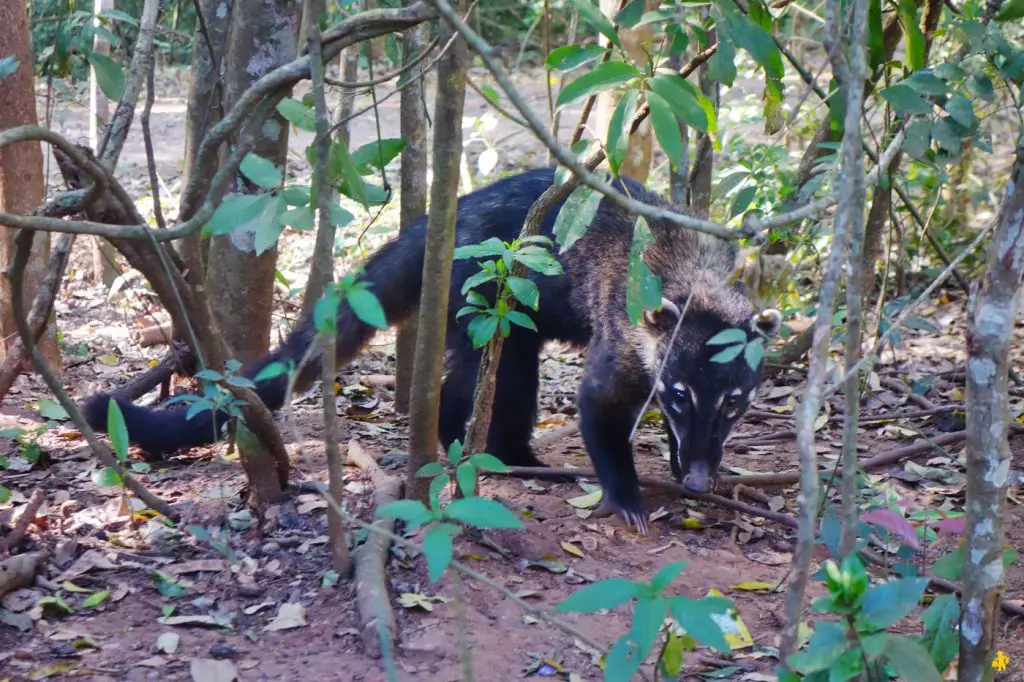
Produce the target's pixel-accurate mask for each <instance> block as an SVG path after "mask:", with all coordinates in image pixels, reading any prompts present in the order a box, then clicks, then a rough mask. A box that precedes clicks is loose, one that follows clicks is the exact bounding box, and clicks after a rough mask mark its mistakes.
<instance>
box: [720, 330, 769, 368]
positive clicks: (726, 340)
mask: <svg viewBox="0 0 1024 682" xmlns="http://www.w3.org/2000/svg"><path fill="white" fill-rule="evenodd" d="M765 338H766V337H765V336H764V334H763V333H762V332H761V331H760V330H757V336H754V337H753V338H752V339H749V340H748V338H747V333H746V332H745V331H743V330H742V329H736V328H733V329H723V330H722V331H720V332H718V333H717V334H715V335H714V336H712V337H711V338H710V339H708V341H707V345H709V346H725V348H723V349H722V350H720V351H718V352H717V353H715V354H714V355H713V356H711V362H718V363H721V364H725V363H727V362H732V361H733V360H735V359H736V358H737V357H739V355H740V353H742V354H743V359H744V360H746V361H747V365H748V366H749V367H750V369H752V370H757V368H758V367H759V366H760V364H761V361H762V360H763V359H764V353H765V349H764V344H765Z"/></svg>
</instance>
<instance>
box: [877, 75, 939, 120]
mask: <svg viewBox="0 0 1024 682" xmlns="http://www.w3.org/2000/svg"><path fill="white" fill-rule="evenodd" d="M879 94H880V95H881V96H882V98H883V99H885V101H887V102H888V103H889V104H890V106H892V108H893V110H894V111H895V112H896V114H897V115H899V116H911V115H913V114H928V113H931V111H932V104H931V102H929V101H928V100H926V99H925V98H923V97H921V95H919V94H917V93H916V92H914V89H913V88H912V87H910V86H909V85H905V84H903V83H897V84H896V85H893V86H891V87H888V88H886V89H884V90H882V91H881V92H880V93H879Z"/></svg>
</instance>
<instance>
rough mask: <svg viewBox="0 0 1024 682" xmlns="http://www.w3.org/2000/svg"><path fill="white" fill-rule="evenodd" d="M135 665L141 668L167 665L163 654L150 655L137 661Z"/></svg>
mask: <svg viewBox="0 0 1024 682" xmlns="http://www.w3.org/2000/svg"><path fill="white" fill-rule="evenodd" d="M135 665H137V666H139V667H142V668H161V667H163V666H165V665H167V659H166V658H164V657H163V656H150V657H149V658H144V659H142V660H141V661H138V662H137V663H136V664H135Z"/></svg>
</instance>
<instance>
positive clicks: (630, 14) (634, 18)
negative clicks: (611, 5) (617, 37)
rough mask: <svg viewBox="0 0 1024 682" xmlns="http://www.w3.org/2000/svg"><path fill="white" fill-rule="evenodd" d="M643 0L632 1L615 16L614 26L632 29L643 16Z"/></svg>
mask: <svg viewBox="0 0 1024 682" xmlns="http://www.w3.org/2000/svg"><path fill="white" fill-rule="evenodd" d="M644 9H645V7H644V0H632V2H630V3H629V4H628V5H626V6H625V7H623V8H622V9H621V10H619V12H618V14H616V15H615V25H616V26H621V27H622V28H633V27H634V26H636V25H637V24H638V23H639V22H640V19H642V18H643V16H644Z"/></svg>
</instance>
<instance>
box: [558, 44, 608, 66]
mask: <svg viewBox="0 0 1024 682" xmlns="http://www.w3.org/2000/svg"><path fill="white" fill-rule="evenodd" d="M607 51H608V50H607V48H604V47H602V46H600V45H587V46H586V47H580V46H579V45H564V46H562V47H558V48H555V49H554V50H552V51H551V54H549V55H548V58H547V65H548V67H550V68H552V69H554V70H555V71H572V70H573V69H575V68H578V67H580V66H583V65H584V64H586V63H588V62H592V61H594V60H595V59H598V58H600V57H601V56H602V55H604V53H605V52H607Z"/></svg>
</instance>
